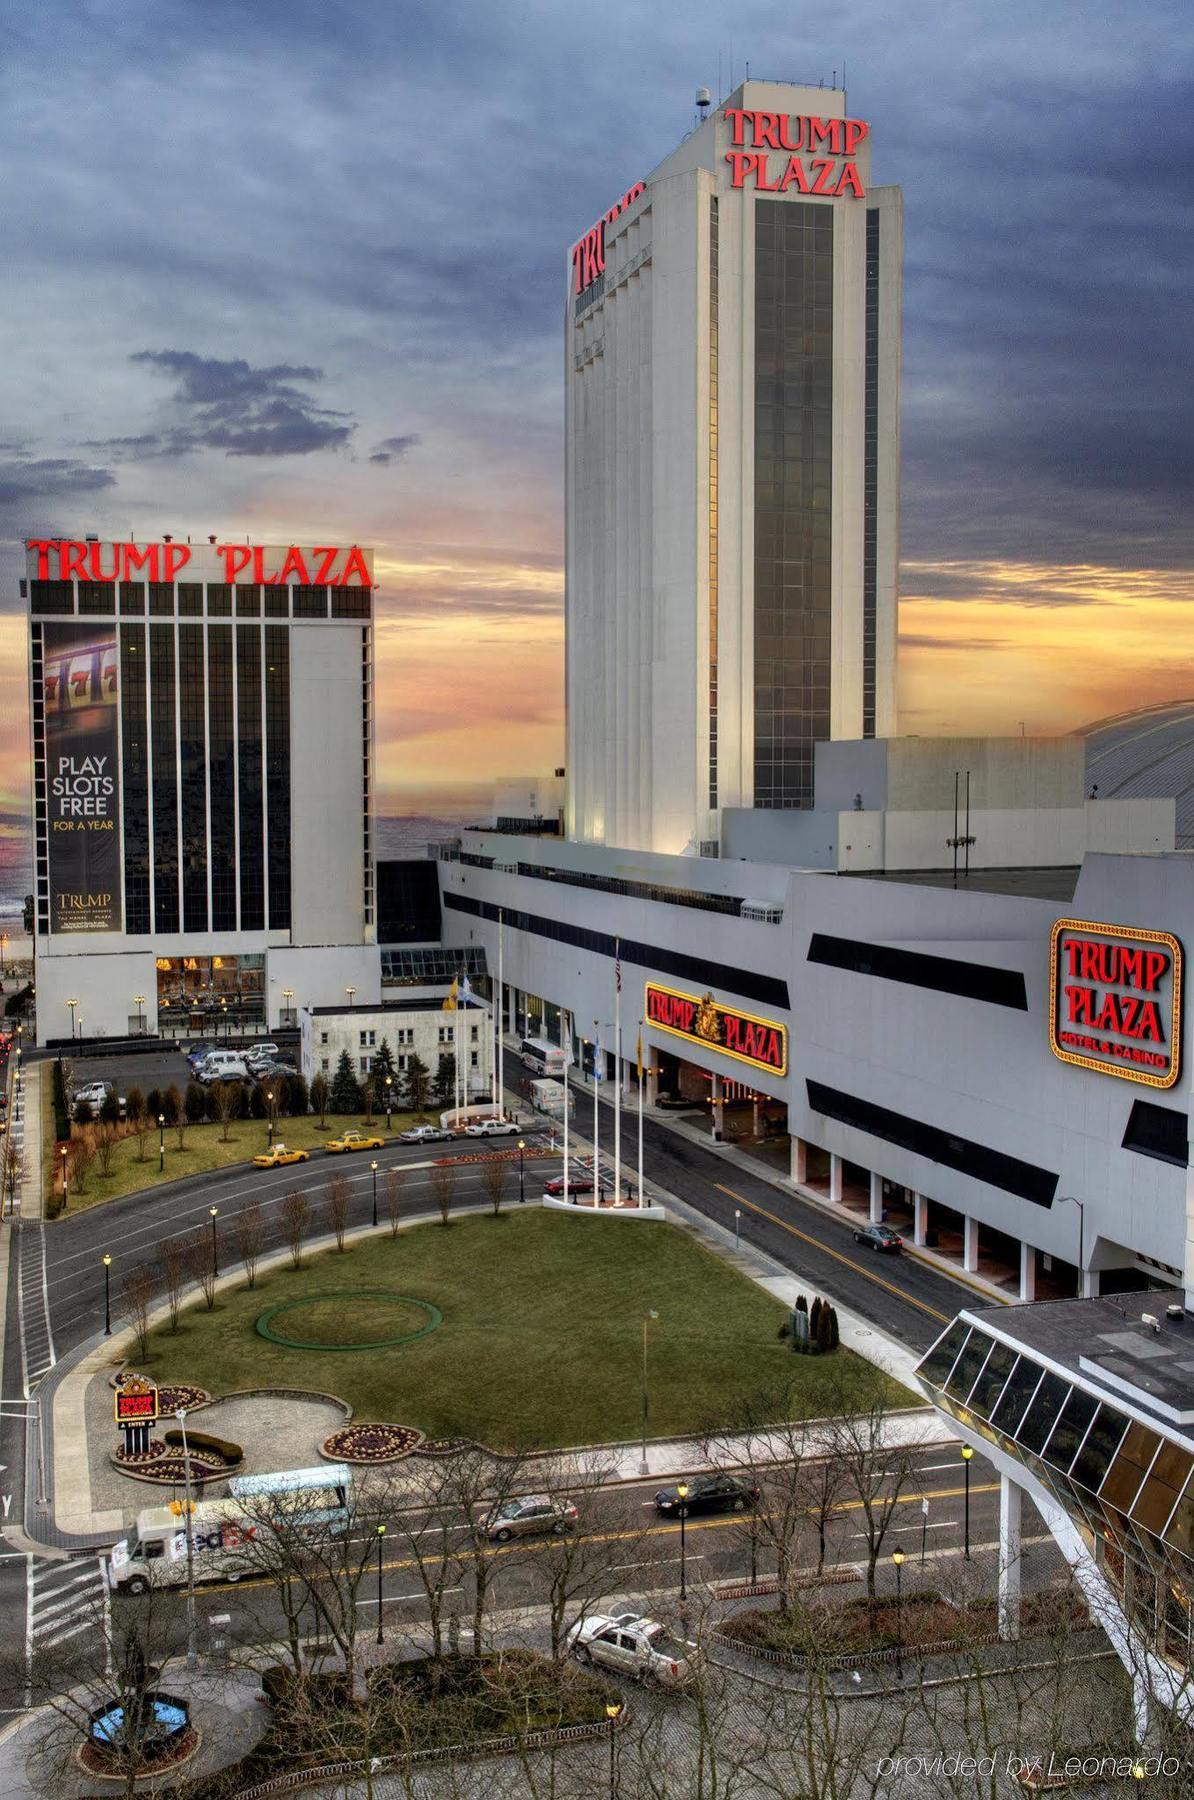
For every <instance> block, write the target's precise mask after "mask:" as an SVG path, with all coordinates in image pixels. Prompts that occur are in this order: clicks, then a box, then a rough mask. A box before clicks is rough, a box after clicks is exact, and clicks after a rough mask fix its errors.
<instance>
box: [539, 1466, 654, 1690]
mask: <svg viewBox="0 0 1194 1800" xmlns="http://www.w3.org/2000/svg"><path fill="white" fill-rule="evenodd" d="M535 1479H536V1485H537V1486H542V1487H543V1488H544V1490H545V1492H547V1493H548V1494H549V1495H550V1496H551V1497H552V1498H553V1499H554V1500H555V1501H556V1502H557V1503H558V1504H560V1505H563V1506H568V1505H573V1506H575V1508H576V1515H577V1516H576V1520H575V1523H574V1524H572V1525H569V1523H568V1522H567V1520H566V1519H563V1518H562V1519H560V1520H558V1521H557V1523H556V1526H555V1528H554V1530H553V1534H552V1536H551V1537H550V1538H549V1539H547V1540H545V1541H544V1540H540V1542H538V1543H537V1544H536V1547H535V1554H534V1557H533V1560H532V1563H531V1570H532V1578H533V1580H534V1583H535V1585H536V1587H537V1588H538V1590H539V1592H540V1593H542V1595H543V1597H544V1599H545V1601H546V1604H547V1616H548V1631H549V1636H550V1644H551V1657H552V1660H553V1662H558V1661H559V1659H560V1658H561V1657H562V1656H563V1654H564V1649H565V1643H566V1639H567V1635H568V1632H569V1631H570V1630H571V1628H572V1626H573V1625H575V1624H576V1623H577V1621H578V1620H580V1619H583V1618H586V1617H587V1616H588V1614H589V1613H591V1612H595V1611H598V1610H600V1606H601V1602H602V1601H603V1600H605V1599H606V1598H607V1597H608V1596H609V1595H611V1594H614V1593H618V1592H620V1591H621V1589H622V1587H623V1585H624V1581H625V1576H624V1573H623V1571H624V1570H625V1568H626V1566H627V1564H633V1563H634V1562H636V1560H638V1558H639V1556H640V1553H642V1552H643V1550H644V1548H645V1546H646V1544H647V1541H648V1531H649V1527H648V1526H647V1525H645V1524H644V1523H643V1510H642V1506H641V1504H640V1501H639V1496H638V1494H637V1493H633V1492H632V1493H630V1494H626V1495H624V1494H618V1495H615V1496H613V1498H612V1516H611V1511H610V1509H609V1508H608V1507H603V1509H602V1513H601V1518H600V1521H599V1520H598V1519H597V1517H596V1516H595V1514H596V1502H597V1499H598V1495H599V1493H600V1491H601V1487H602V1472H601V1468H600V1466H599V1465H598V1464H597V1463H596V1462H594V1463H592V1464H588V1463H586V1462H583V1461H578V1462H570V1461H564V1460H561V1461H560V1462H558V1463H557V1464H556V1465H555V1466H554V1467H549V1468H548V1470H547V1474H546V1479H544V1474H543V1472H542V1470H539V1469H537V1470H536V1476H535ZM654 1535H655V1539H656V1545H658V1538H659V1534H658V1533H655V1534H654Z"/></svg>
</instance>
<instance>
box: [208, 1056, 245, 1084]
mask: <svg viewBox="0 0 1194 1800" xmlns="http://www.w3.org/2000/svg"><path fill="white" fill-rule="evenodd" d="M248 1079H249V1071H248V1067H247V1065H246V1063H245V1059H244V1057H243V1056H242V1055H241V1054H240V1052H239V1051H238V1050H213V1051H212V1053H211V1055H210V1056H208V1057H206V1058H205V1059H204V1060H203V1062H201V1063H200V1064H199V1067H198V1068H197V1069H196V1070H195V1080H196V1081H199V1082H202V1084H203V1086H204V1087H211V1085H212V1084H213V1082H217V1081H247V1080H248Z"/></svg>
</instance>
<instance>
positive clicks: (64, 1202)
mask: <svg viewBox="0 0 1194 1800" xmlns="http://www.w3.org/2000/svg"><path fill="white" fill-rule="evenodd" d="M61 1156H62V1210H63V1212H65V1211H66V1207H67V1201H68V1199H69V1196H68V1194H67V1191H66V1186H67V1184H66V1145H65V1144H63V1146H62V1150H61Z"/></svg>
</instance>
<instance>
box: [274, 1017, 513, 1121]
mask: <svg viewBox="0 0 1194 1800" xmlns="http://www.w3.org/2000/svg"><path fill="white" fill-rule="evenodd" d="M299 1033H300V1040H301V1047H302V1065H301V1066H302V1071H303V1074H304V1076H305V1077H306V1079H307V1080H308V1081H309V1082H310V1081H313V1080H314V1079H315V1077H316V1075H324V1076H326V1077H327V1079H328V1081H329V1082H330V1081H333V1080H334V1079H335V1076H336V1069H337V1066H338V1064H339V1061H340V1057H341V1055H342V1054H343V1053H344V1052H345V1051H347V1053H348V1060H349V1062H350V1063H351V1064H352V1071H353V1074H354V1075H355V1076H356V1078H357V1080H358V1081H360V1082H364V1081H366V1080H368V1078H369V1076H370V1075H371V1074H373V1073H374V1068H375V1064H376V1062H377V1058H378V1055H379V1053H380V1051H381V1048H382V1045H383V1044H387V1045H388V1046H389V1048H390V1050H391V1052H392V1054H393V1058H394V1089H395V1092H394V1095H393V1100H394V1105H395V1107H397V1106H398V1103H399V1097H400V1095H401V1093H402V1088H403V1082H404V1077H405V1076H406V1074H407V1072H408V1070H409V1069H410V1066H411V1063H412V1062H413V1061H414V1059H415V1058H416V1057H417V1058H419V1059H420V1061H422V1062H423V1064H424V1065H425V1066H426V1068H427V1070H428V1071H429V1073H430V1075H431V1078H432V1080H433V1081H434V1079H435V1075H436V1071H437V1070H438V1068H439V1063H440V1058H441V1057H444V1056H455V1057H456V1058H457V1062H458V1066H459V1068H460V1070H461V1071H462V1072H463V1074H464V1076H465V1078H466V1079H467V1082H468V1096H467V1098H468V1100H469V1101H476V1100H479V1099H488V1098H489V1097H490V1093H491V1085H490V1084H491V1081H492V1078H493V1075H492V1072H493V1025H492V1020H491V1017H490V1014H489V1012H488V1010H487V1009H486V1008H485V1007H483V1006H478V1005H476V1004H473V1005H468V1004H467V1003H462V1004H461V1005H460V1006H459V1007H457V1008H456V1009H455V1010H454V1011H452V1012H445V1010H444V1006H443V1001H442V1000H439V1001H436V1002H434V1003H433V1002H429V1001H428V1000H427V999H426V998H423V999H417V1000H394V1001H390V1002H388V1003H386V1004H384V1005H381V1006H372V1005H366V1006H314V1007H311V1006H307V1007H303V1008H302V1010H301V1011H300V1013H299ZM374 1104H375V1105H377V1106H379V1107H382V1108H384V1106H385V1104H386V1097H385V1093H384V1091H383V1092H379V1093H378V1094H377V1097H376V1100H375V1102H374Z"/></svg>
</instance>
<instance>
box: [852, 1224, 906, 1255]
mask: <svg viewBox="0 0 1194 1800" xmlns="http://www.w3.org/2000/svg"><path fill="white" fill-rule="evenodd" d="M854 1242H855V1243H856V1244H865V1245H866V1247H867V1249H868V1250H885V1251H887V1252H888V1254H889V1255H894V1254H895V1253H896V1252H898V1251H900V1250H902V1249H903V1248H904V1240H903V1238H902V1237H901V1236H900V1234H899V1232H898V1231H893V1230H892V1229H891V1226H890V1225H863V1226H861V1227H860V1228H859V1230H857V1231H856V1232H855V1233H854Z"/></svg>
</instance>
